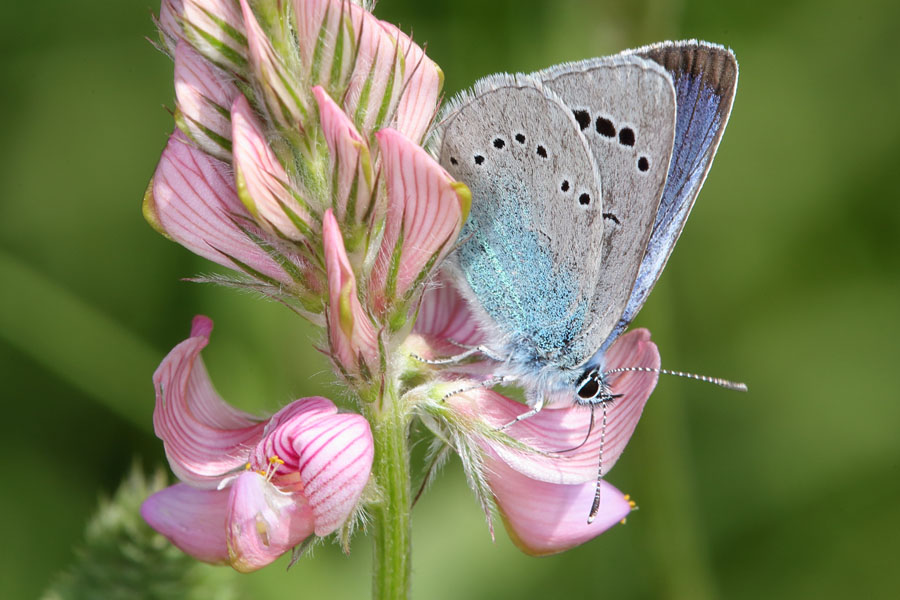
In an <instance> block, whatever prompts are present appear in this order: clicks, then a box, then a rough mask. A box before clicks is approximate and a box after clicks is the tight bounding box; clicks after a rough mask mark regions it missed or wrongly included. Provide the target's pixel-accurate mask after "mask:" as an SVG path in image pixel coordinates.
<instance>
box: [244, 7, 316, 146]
mask: <svg viewBox="0 0 900 600" xmlns="http://www.w3.org/2000/svg"><path fill="white" fill-rule="evenodd" d="M240 6H241V12H242V13H243V16H244V28H245V29H246V31H247V48H248V54H249V58H250V65H251V66H252V67H253V71H254V74H255V75H256V80H257V81H258V82H259V83H260V85H261V86H262V89H263V96H264V98H265V101H266V105H267V106H268V107H269V114H270V115H271V116H272V118H273V119H274V120H275V121H277V122H278V123H280V124H281V125H282V126H284V127H286V128H288V129H297V128H298V127H299V124H300V123H301V121H302V120H303V114H304V112H305V109H304V107H303V105H302V101H301V99H300V94H299V93H298V91H297V90H296V89H295V88H294V87H293V85H292V83H291V82H292V81H293V79H294V77H293V75H291V74H290V73H289V71H288V69H287V68H286V67H285V65H284V62H283V61H282V59H281V57H280V56H279V55H278V53H277V52H275V49H274V48H273V47H272V43H271V42H270V41H269V38H268V36H266V33H265V32H264V31H263V29H262V27H260V24H259V22H258V21H257V19H256V15H254V14H253V10H252V9H251V8H250V5H249V4H248V2H247V0H240Z"/></svg>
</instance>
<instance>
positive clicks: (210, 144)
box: [175, 41, 238, 161]
mask: <svg viewBox="0 0 900 600" xmlns="http://www.w3.org/2000/svg"><path fill="white" fill-rule="evenodd" d="M237 95H238V90H237V88H236V87H235V86H234V84H233V83H231V81H229V79H228V77H227V75H225V73H224V72H222V71H221V70H219V69H218V68H216V67H214V66H213V65H212V63H210V62H209V61H208V60H206V59H205V58H203V57H202V56H200V54H198V53H197V52H196V51H195V50H194V49H193V48H191V45H190V44H188V43H187V42H185V41H180V42H178V46H177V47H176V49H175V96H176V97H177V98H178V111H179V113H180V114H179V115H178V117H179V126H181V127H182V130H183V131H184V133H185V134H187V135H188V136H189V137H190V138H191V139H192V140H193V141H194V143H196V144H197V145H198V146H200V148H202V149H203V150H204V151H205V152H207V153H209V154H212V155H213V156H216V157H217V158H220V159H222V160H226V161H227V160H231V143H230V142H231V121H230V120H229V119H228V117H227V116H226V115H227V113H228V110H229V109H230V108H231V103H232V102H233V101H234V98H235V96H237Z"/></svg>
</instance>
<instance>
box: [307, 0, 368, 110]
mask: <svg viewBox="0 0 900 600" xmlns="http://www.w3.org/2000/svg"><path fill="white" fill-rule="evenodd" d="M293 3H294V4H293V6H294V17H295V22H296V26H297V42H298V45H299V50H300V60H301V61H302V63H303V65H304V67H305V69H306V77H307V80H308V81H309V84H310V85H324V86H325V88H326V89H328V91H329V92H332V93H335V95H338V94H340V93H342V92H343V90H344V88H345V87H346V83H347V80H348V78H349V76H350V73H351V71H352V70H353V56H354V54H355V51H354V47H355V46H356V40H357V38H358V36H359V32H360V29H361V27H363V26H364V24H363V19H364V17H363V15H364V14H365V11H364V10H363V9H362V8H361V7H359V6H356V5H355V4H353V3H352V2H350V1H349V0H293ZM365 26H366V27H368V25H365Z"/></svg>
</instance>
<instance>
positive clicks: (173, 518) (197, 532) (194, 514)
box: [141, 483, 229, 563]
mask: <svg viewBox="0 0 900 600" xmlns="http://www.w3.org/2000/svg"><path fill="white" fill-rule="evenodd" d="M228 497H229V490H202V489H197V488H194V487H191V486H189V485H187V484H184V483H178V484H176V485H173V486H171V487H167V488H166V489H164V490H160V491H158V492H156V493H155V494H153V495H151V496H150V497H149V498H147V499H146V500H145V501H144V503H143V504H142V505H141V516H142V517H144V520H145V521H147V523H148V524H149V525H150V527H152V528H153V529H155V530H156V531H158V532H160V533H161V534H163V535H164V536H166V537H167V538H168V539H169V541H170V542H172V543H173V544H175V545H176V546H177V547H178V548H179V549H180V550H182V551H183V552H186V553H188V554H190V555H191V556H193V557H194V558H198V559H200V560H202V561H206V562H210V563H225V562H228V545H227V543H226V540H225V515H226V509H227V505H228Z"/></svg>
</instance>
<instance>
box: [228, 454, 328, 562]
mask: <svg viewBox="0 0 900 600" xmlns="http://www.w3.org/2000/svg"><path fill="white" fill-rule="evenodd" d="M230 492H231V493H230V494H229V498H228V509H227V515H228V521H227V524H226V526H225V528H223V530H224V531H227V536H228V551H229V555H230V558H231V566H232V567H234V568H235V569H236V570H238V571H241V572H243V573H249V572H250V571H255V570H257V569H259V568H261V567H264V566H266V565H268V564H269V563H271V562H273V561H274V560H275V559H277V558H278V557H279V556H281V555H282V554H284V553H285V552H287V551H288V550H290V549H291V548H292V547H294V546H296V545H297V544H299V543H300V542H302V541H303V540H304V539H306V538H307V537H309V535H310V534H312V532H313V518H312V511H310V509H309V507H308V506H307V505H306V503H305V502H304V501H303V498H302V497H300V496H299V495H297V494H287V493H284V492H282V491H279V490H278V488H276V487H275V486H274V485H273V484H272V483H270V482H269V481H268V480H267V479H266V477H264V476H262V475H260V474H259V473H255V472H253V471H245V472H244V473H242V474H241V475H239V476H238V477H237V479H236V480H235V481H234V484H233V485H232V486H231V490H230Z"/></svg>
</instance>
